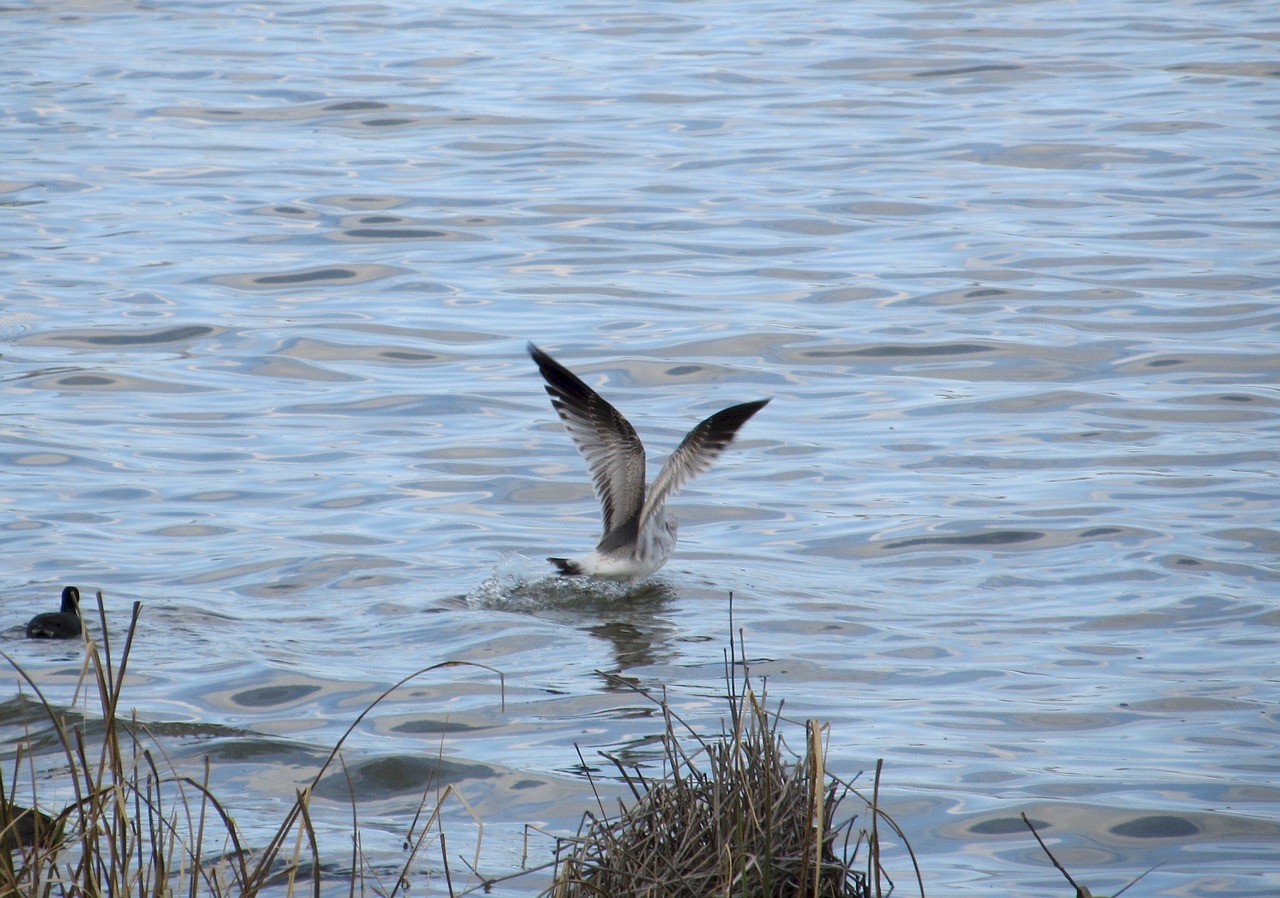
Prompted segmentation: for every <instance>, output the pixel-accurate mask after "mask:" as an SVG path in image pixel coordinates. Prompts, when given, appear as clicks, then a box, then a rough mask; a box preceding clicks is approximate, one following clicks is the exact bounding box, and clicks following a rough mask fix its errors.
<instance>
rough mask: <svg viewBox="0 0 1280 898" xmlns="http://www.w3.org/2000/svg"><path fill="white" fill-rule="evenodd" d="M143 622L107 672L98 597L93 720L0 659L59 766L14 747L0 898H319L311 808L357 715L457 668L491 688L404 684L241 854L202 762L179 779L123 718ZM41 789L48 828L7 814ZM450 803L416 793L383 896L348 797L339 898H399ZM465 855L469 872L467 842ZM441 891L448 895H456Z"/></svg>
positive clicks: (92, 647)
mask: <svg viewBox="0 0 1280 898" xmlns="http://www.w3.org/2000/svg"><path fill="white" fill-rule="evenodd" d="M140 612H141V605H140V604H138V603H134V606H133V613H132V617H131V619H130V622H129V627H128V630H127V632H126V635H125V642H124V646H123V649H122V651H121V652H120V654H119V660H118V663H116V662H114V661H113V651H112V644H111V636H110V630H109V628H108V626H107V618H106V611H105V608H104V605H103V600H102V593H101V592H99V593H98V616H99V620H100V622H101V633H102V638H101V641H100V642H99V641H97V640H95V639H94V638H93V637H92V636H91V635H89V633H88V632H87V631H86V633H85V635H84V639H85V662H84V670H83V672H82V676H84V677H85V679H87V681H88V683H89V684H90V685H89V688H90V690H91V691H94V690H96V698H97V705H98V709H99V710H100V714H101V717H100V718H99V719H95V718H93V717H91V716H88V715H81V714H77V713H73V712H68V711H67V710H66V709H61V708H58V707H56V706H54V705H52V704H51V703H50V702H49V701H48V700H47V699H46V698H45V696H44V694H43V693H42V692H41V690H40V687H39V686H38V685H37V683H36V682H35V681H34V680H33V679H32V678H31V677H30V676H29V675H28V674H27V673H26V672H25V671H24V670H23V669H22V667H21V666H20V665H19V664H18V663H16V662H15V661H14V660H13V659H12V658H10V657H9V655H7V654H5V653H3V652H0V657H3V658H4V660H5V661H7V662H8V663H9V665H10V666H11V667H12V668H13V669H14V670H15V671H16V672H17V674H18V676H19V678H20V679H21V680H22V681H23V682H25V684H26V686H27V688H29V689H30V690H31V692H32V693H34V695H35V696H36V702H35V703H34V706H35V707H36V709H37V712H38V713H40V714H42V715H44V716H46V717H47V719H48V720H49V722H50V724H51V729H52V733H53V741H54V742H55V743H56V750H57V751H58V752H59V753H60V754H61V755H62V759H63V764H62V765H60V769H58V770H54V771H52V773H46V774H44V775H39V774H37V772H36V770H35V763H34V759H33V757H32V754H33V753H32V751H31V748H30V746H28V745H26V744H23V743H19V744H18V745H17V746H16V747H14V748H13V749H11V751H12V758H13V764H12V775H11V778H10V779H9V781H8V783H6V782H5V780H4V777H3V775H0V898H7V896H12V895H22V896H33V898H35V896H40V898H50V896H65V898H98V896H104V895H105V896H113V898H129V896H136V898H149V896H181V895H187V896H190V898H196V896H198V895H200V896H204V895H207V896H212V898H230V896H235V898H253V896H256V895H258V894H260V893H262V892H263V891H264V890H270V891H271V893H272V894H282V895H295V894H306V893H310V894H313V895H316V896H319V895H320V890H321V882H322V877H321V873H320V870H321V861H320V857H319V851H318V848H317V838H316V830H315V826H314V823H313V820H312V817H311V796H312V793H313V790H314V789H315V787H316V785H317V784H318V783H319V782H320V780H321V778H322V777H323V776H324V774H325V772H326V771H328V770H329V769H330V768H331V767H332V766H333V764H334V762H335V760H337V759H338V758H339V754H338V753H339V750H340V749H341V748H342V746H343V744H344V743H345V742H346V741H347V738H348V737H349V736H350V735H351V734H352V732H353V731H354V730H355V729H356V727H357V726H358V725H359V724H360V722H361V721H362V720H363V719H364V718H365V716H366V715H368V714H369V712H370V711H372V710H373V709H374V708H375V707H376V706H377V705H378V704H379V703H381V702H382V701H383V699H385V698H387V697H388V696H389V695H391V694H392V693H393V692H395V691H396V690H397V689H399V688H400V687H401V686H403V685H404V684H405V683H407V682H409V681H410V680H412V679H414V678H415V677H418V676H420V675H422V674H424V673H427V672H429V671H433V670H438V669H441V668H444V667H450V666H457V665H467V666H473V667H481V668H484V669H485V670H489V671H491V672H493V673H495V674H497V676H498V677H499V680H500V681H501V679H502V675H501V674H500V673H498V672H497V671H493V669H492V668H488V667H485V666H484V665H480V664H470V663H469V662H456V661H445V662H441V663H439V664H433V665H431V666H429V667H425V668H423V669H421V670H418V671H416V672H414V673H413V674H410V675H409V676H407V677H404V678H403V679H401V680H400V681H399V682H398V683H396V684H395V685H394V686H392V687H391V688H389V689H387V690H386V691H385V692H383V693H382V694H381V695H380V696H379V697H378V698H377V699H375V700H374V701H373V702H371V703H370V704H369V705H368V706H367V707H366V708H365V709H364V711H362V712H361V713H360V715H359V716H358V717H357V718H356V719H355V720H354V721H353V722H352V724H351V725H350V727H348V729H347V730H346V732H345V733H343V735H342V738H341V739H339V740H338V742H337V744H336V745H335V746H334V747H333V750H332V751H331V752H330V753H329V755H328V757H327V758H326V760H325V761H324V763H323V764H322V765H321V767H320V769H319V770H318V771H317V772H316V774H315V776H314V777H313V778H312V780H311V781H310V782H309V783H308V784H307V785H306V786H304V787H303V788H301V789H299V790H297V792H296V797H295V800H294V802H293V804H292V806H291V807H290V808H289V810H288V812H287V813H286V814H285V817H284V819H283V820H282V821H281V823H280V824H279V826H278V827H277V828H276V830H275V833H274V835H273V836H272V837H271V838H270V839H269V840H268V842H267V844H266V845H265V846H261V847H251V846H249V845H246V844H245V843H244V842H243V841H242V839H241V835H240V832H239V830H238V829H237V827H236V824H235V821H234V820H233V819H232V817H231V815H230V813H229V812H228V810H227V808H226V807H225V806H224V805H223V804H222V802H220V801H219V800H218V799H217V798H216V797H215V796H214V795H213V793H212V792H211V791H210V788H209V776H210V770H209V766H208V762H207V760H206V762H205V765H204V770H203V771H202V772H201V773H200V774H199V776H198V777H192V776H188V775H183V774H181V773H179V772H178V771H176V770H175V769H174V767H173V765H172V764H171V763H170V762H169V760H168V758H167V757H165V755H164V753H163V750H162V749H160V748H159V746H158V744H157V743H156V742H155V740H154V739H153V738H151V736H150V734H149V733H148V731H147V729H146V727H145V725H143V724H142V723H140V722H139V721H138V720H137V718H136V716H131V717H129V718H122V717H121V716H120V713H119V712H120V708H121V693H122V687H123V683H124V680H125V675H126V672H127V669H128V665H129V656H130V649H131V648H132V645H133V640H134V636H135V634H136V633H137V626H138V616H139V614H140ZM85 675H87V676H85ZM6 753H8V751H7V752H6ZM48 777H53V778H54V780H55V781H56V782H57V783H58V789H57V790H56V791H59V792H62V793H64V794H65V793H66V792H68V791H69V792H70V793H72V794H73V795H74V800H73V801H72V802H71V803H70V804H69V805H67V806H66V807H65V808H64V809H63V810H62V811H61V812H60V813H58V814H57V815H56V816H52V817H51V816H49V815H48V814H44V813H40V812H38V811H33V810H31V809H28V808H26V807H25V806H23V805H19V804H17V803H16V799H17V783H18V781H19V780H21V781H23V782H25V783H26V784H27V786H26V789H25V790H24V796H23V800H24V801H29V802H30V803H31V804H33V805H38V804H39V803H40V797H41V796H40V795H39V794H38V793H39V792H40V791H41V789H40V788H39V785H40V783H41V782H44V781H46V780H47V778H48ZM6 786H7V789H6ZM46 790H47V789H46ZM450 795H453V796H454V797H455V798H457V799H458V800H459V802H460V803H461V804H462V805H463V806H464V807H466V802H465V801H462V799H461V796H458V795H457V794H456V793H454V792H453V791H452V787H446V788H445V789H444V790H442V791H441V792H440V794H438V795H435V796H434V801H431V800H430V798H431V796H430V795H429V794H426V793H424V796H423V806H422V808H421V809H420V811H419V815H418V817H417V818H415V820H414V826H413V827H412V828H411V831H410V834H409V836H408V837H407V838H406V840H405V847H406V849H407V851H406V857H405V859H404V861H403V866H402V867H401V868H400V869H399V870H398V872H397V873H396V874H395V875H394V877H393V878H392V881H390V882H389V883H388V882H385V881H384V880H385V879H386V878H387V877H386V875H385V874H383V877H381V878H379V876H378V874H377V873H376V871H372V870H367V869H365V867H364V866H363V864H362V858H360V857H359V856H358V825H359V821H358V816H357V813H356V802H355V797H354V796H353V797H352V800H351V821H352V828H353V845H354V846H355V847H353V856H352V858H351V862H350V874H349V883H347V885H346V888H345V890H346V891H347V892H348V893H349V894H350V895H356V894H366V893H367V891H368V890H369V889H370V888H371V889H372V891H374V892H376V893H377V894H380V895H389V896H395V895H397V894H403V893H404V892H405V891H406V890H407V883H408V875H409V870H410V866H411V865H412V864H413V863H414V862H415V858H417V856H418V854H419V853H420V851H421V850H422V849H423V847H424V845H425V844H426V841H427V837H428V834H429V833H431V832H432V831H433V828H437V829H438V826H439V823H440V814H441V811H442V805H443V802H444V801H445V799H446V798H448V797H449V796H450ZM441 835H442V834H441ZM441 844H443V838H442V842H441ZM475 849H476V856H477V859H478V856H479V851H480V845H479V842H478V841H477V844H476V846H475ZM446 870H447V865H446ZM446 878H447V876H446ZM448 886H449V890H450V892H451V893H452V891H453V884H452V883H449V884H448Z"/></svg>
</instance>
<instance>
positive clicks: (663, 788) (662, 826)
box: [544, 641, 924, 898]
mask: <svg viewBox="0 0 1280 898" xmlns="http://www.w3.org/2000/svg"><path fill="white" fill-rule="evenodd" d="M739 668H740V669H741V671H742V675H741V680H739V679H738V678H737V675H736V671H737V670H738V669H739ZM617 682H619V683H620V684H623V685H627V684H625V682H624V681H621V680H618V681H617ZM725 683H726V696H725V697H726V699H727V700H728V704H729V718H728V720H727V721H725V722H724V723H723V724H722V727H721V732H720V734H718V735H717V736H713V737H704V736H701V735H699V734H698V733H697V732H695V731H694V730H693V729H692V728H691V727H690V726H689V725H688V724H687V723H686V722H685V721H684V720H682V719H681V718H680V717H679V716H678V715H676V714H675V713H674V712H673V711H672V710H671V707H670V705H669V704H667V702H666V701H665V699H656V698H653V697H652V696H648V695H647V694H646V693H643V692H642V693H641V694H645V695H646V697H648V698H650V699H651V700H653V701H655V702H656V703H657V704H658V705H659V706H660V708H661V710H662V714H663V720H664V724H665V725H664V732H663V737H662V767H663V769H664V774H663V775H662V776H660V777H657V778H652V777H648V776H646V775H645V774H643V773H642V772H641V771H640V770H639V769H638V768H635V767H631V768H628V767H627V766H625V765H624V764H622V763H621V762H620V761H619V760H618V759H616V758H613V757H611V756H609V755H604V757H606V758H608V759H609V760H610V761H611V762H612V763H613V764H614V765H615V767H616V768H617V770H618V771H619V773H620V774H621V775H622V777H623V779H624V781H625V782H626V783H627V784H628V786H630V788H631V791H632V795H633V798H634V800H633V801H631V802H630V803H625V802H620V803H619V806H618V812H617V813H616V814H614V815H609V814H607V813H606V812H605V810H604V805H603V802H600V801H599V799H598V804H599V805H600V814H599V815H597V814H595V813H588V814H586V815H584V818H583V821H582V823H581V825H580V827H579V830H578V835H577V836H576V837H575V838H572V839H566V840H562V842H561V844H560V846H559V850H558V852H557V854H558V856H559V864H558V869H557V872H556V877H555V881H554V883H553V885H552V886H551V887H550V888H549V889H548V890H547V891H546V892H545V893H544V896H549V898H600V896H608V898H633V896H634V898H641V896H644V898H713V896H726V898H728V896H733V898H783V896H785V898H872V896H880V895H883V894H885V892H886V884H887V890H889V891H891V890H892V888H893V886H892V882H891V880H889V878H888V876H887V874H886V873H885V872H884V870H883V868H882V867H881V865H880V853H879V852H880V839H879V830H878V824H879V823H881V822H885V823H887V824H888V825H889V826H890V827H891V828H892V829H893V830H895V831H896V832H897V833H898V836H899V837H901V836H902V833H901V831H900V830H898V828H897V826H896V824H894V823H893V821H892V820H891V819H889V818H888V817H887V815H885V813H884V811H883V809H881V808H880V807H879V806H878V782H879V767H877V776H876V782H877V794H875V795H873V797H872V798H871V799H866V798H865V797H863V796H862V795H861V794H860V793H859V792H858V791H857V790H855V789H854V788H853V786H852V784H851V783H849V782H845V781H843V780H841V779H839V778H837V777H835V776H833V775H831V774H830V773H829V772H828V771H827V769H826V763H825V748H824V744H823V735H824V727H822V726H821V725H819V724H818V723H817V722H816V721H808V722H807V723H806V724H805V729H804V733H805V737H804V749H803V752H802V753H800V754H796V753H794V752H792V751H791V750H790V749H789V748H788V747H787V745H786V743H785V741H784V739H783V736H782V732H781V729H782V724H783V722H784V718H783V717H782V715H781V706H779V708H778V709H777V710H776V711H769V710H768V701H767V696H766V694H765V692H764V691H763V689H762V690H761V692H760V693H759V694H757V692H756V690H755V689H754V688H753V686H752V685H751V678H750V674H749V672H748V671H747V668H746V664H745V662H744V661H741V660H739V659H738V658H735V657H734V651H733V648H732V641H731V647H730V650H729V653H728V657H727V658H726V664H725ZM633 688H634V687H633ZM637 691H640V690H637ZM682 736H683V738H684V740H687V742H688V744H689V746H690V747H688V748H687V747H686V745H685V744H684V742H683V741H682ZM854 800H856V801H857V802H858V803H859V804H860V805H862V806H863V807H865V808H866V809H867V810H868V811H869V812H870V818H871V820H870V825H869V828H866V829H859V828H857V826H856V817H850V818H848V819H846V820H844V821H842V822H837V819H836V815H837V813H838V811H839V810H840V809H841V808H844V807H845V806H846V805H847V804H848V803H849V802H850V801H854ZM902 843H903V845H904V846H906V848H907V852H908V854H910V846H909V845H907V843H906V840H905V838H903V839H902ZM861 848H865V849H866V850H865V854H864V855H862V856H860V852H859V849H861ZM910 856H911V863H912V865H913V866H914V865H915V857H914V855H910ZM915 872H916V880H917V883H919V884H920V893H921V895H923V893H924V886H923V883H922V882H920V874H919V869H918V867H917V868H916V871H915Z"/></svg>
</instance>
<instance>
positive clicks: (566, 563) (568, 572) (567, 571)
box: [547, 558, 582, 577]
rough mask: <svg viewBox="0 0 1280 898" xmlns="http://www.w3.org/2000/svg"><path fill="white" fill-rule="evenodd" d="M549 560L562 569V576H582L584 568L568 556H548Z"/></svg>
mask: <svg viewBox="0 0 1280 898" xmlns="http://www.w3.org/2000/svg"><path fill="white" fill-rule="evenodd" d="M547 561H550V562H551V563H552V564H554V565H555V566H556V567H558V568H559V569H560V576H561V577H580V576H582V568H580V567H578V564H577V562H574V561H570V560H569V559H568V558H548V559H547Z"/></svg>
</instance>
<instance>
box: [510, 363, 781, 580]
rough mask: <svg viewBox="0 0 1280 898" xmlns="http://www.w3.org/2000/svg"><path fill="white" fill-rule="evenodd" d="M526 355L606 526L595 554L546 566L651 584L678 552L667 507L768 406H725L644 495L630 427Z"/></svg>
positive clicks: (566, 374) (564, 372)
mask: <svg viewBox="0 0 1280 898" xmlns="http://www.w3.org/2000/svg"><path fill="white" fill-rule="evenodd" d="M528 349H529V355H531V356H533V360H534V362H536V363H537V365H538V370H539V371H541V372H542V377H543V379H544V380H546V382H547V384H546V391H547V395H549V396H550V397H551V405H552V407H553V408H554V409H555V410H556V413H557V414H558V415H559V416H560V420H561V421H563V422H564V426H565V429H566V430H568V431H569V436H570V437H572V439H573V442H574V444H575V445H576V446H577V447H578V451H579V452H580V453H582V457H583V458H585V459H586V460H587V470H588V471H590V472H591V480H592V482H593V483H594V484H595V491H596V498H597V499H599V500H600V508H601V510H602V512H603V519H604V520H603V524H604V532H603V535H602V536H601V537H600V542H599V543H597V544H596V547H595V550H594V551H592V552H590V553H588V554H586V555H581V556H578V557H577V558H548V559H547V561H549V562H551V563H552V564H554V565H555V566H556V567H557V568H559V572H560V576H562V577H576V576H582V575H585V576H588V577H599V578H602V579H606V580H625V581H636V580H640V579H642V578H644V577H647V576H649V575H650V574H652V573H653V572H654V571H656V570H657V569H658V568H660V567H662V566H663V565H664V564H666V563H667V559H668V558H670V557H671V550H672V549H674V548H675V545H676V521H675V518H673V517H671V515H669V514H667V510H666V503H667V499H669V498H671V497H672V496H674V495H675V494H676V493H677V492H678V491H679V490H680V488H681V487H682V486H684V485H685V483H687V482H688V481H689V480H690V479H692V478H693V477H695V476H697V475H698V474H701V473H703V472H704V471H706V470H707V469H708V468H710V467H711V463H712V462H714V461H715V460H716V458H717V457H718V456H719V455H720V453H721V452H722V451H724V448H725V447H726V446H728V445H729V443H731V442H732V441H733V437H734V435H735V434H736V433H737V432H738V428H740V427H742V425H743V424H745V423H747V420H748V419H749V418H750V417H751V416H752V415H754V414H755V413H756V412H758V411H760V409H762V408H764V407H765V406H766V405H768V404H769V400H768V399H760V400H757V401H755V402H744V403H742V404H741V405H734V406H731V407H729V408H727V409H724V410H723V411H719V412H716V413H715V414H714V415H712V416H711V417H710V418H707V419H706V420H705V421H703V422H701V423H700V424H699V425H698V426H697V427H695V428H693V430H691V431H689V432H688V433H687V434H686V435H685V438H684V439H683V440H682V441H681V442H680V445H679V446H677V447H676V451H675V452H673V453H671V457H670V458H668V459H667V461H666V464H664V465H663V466H662V470H661V471H659V472H658V477H657V479H656V480H654V482H653V485H652V486H650V487H649V490H648V492H647V493H646V492H645V482H644V481H645V460H644V444H643V443H641V442H640V438H639V437H638V436H636V431H635V428H634V427H632V426H631V422H629V421H628V420H627V419H626V418H624V417H622V413H621V412H619V411H618V410H617V409H616V408H614V407H613V406H612V405H610V404H609V403H607V402H605V401H604V399H602V398H600V395H599V394H598V393H596V391H595V390H593V389H591V388H590V387H589V386H587V385H586V384H585V383H583V382H582V380H581V379H580V378H579V377H578V376H577V375H576V374H574V373H573V372H572V371H570V370H569V369H568V368H566V367H564V365H561V364H560V363H559V362H557V361H556V360H555V359H553V358H552V357H551V356H549V355H547V354H546V353H545V352H543V351H542V350H541V349H539V348H538V347H537V346H534V345H533V344H532V343H530V344H529V347H528Z"/></svg>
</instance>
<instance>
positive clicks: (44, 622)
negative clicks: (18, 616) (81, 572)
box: [27, 586, 80, 639]
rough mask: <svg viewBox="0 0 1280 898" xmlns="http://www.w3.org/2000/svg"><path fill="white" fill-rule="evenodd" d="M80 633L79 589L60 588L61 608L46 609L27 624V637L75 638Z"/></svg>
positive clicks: (72, 587) (70, 587)
mask: <svg viewBox="0 0 1280 898" xmlns="http://www.w3.org/2000/svg"><path fill="white" fill-rule="evenodd" d="M79 635H80V590H78V589H76V588H75V587H74V586H68V587H66V588H65V589H64V590H62V610H61V611H46V612H44V613H43V614H37V615H36V616H35V617H33V618H31V621H30V622H29V623H28V624H27V638H28V639H75V638H76V637H77V636H79Z"/></svg>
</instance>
